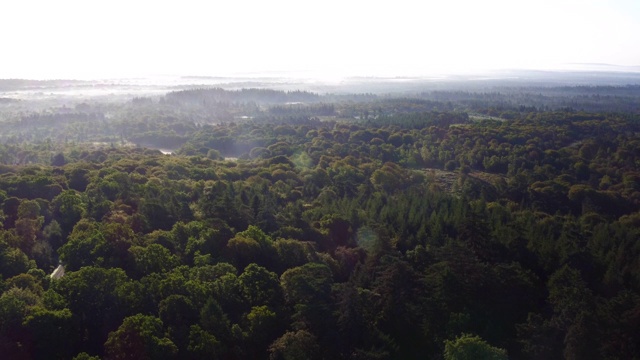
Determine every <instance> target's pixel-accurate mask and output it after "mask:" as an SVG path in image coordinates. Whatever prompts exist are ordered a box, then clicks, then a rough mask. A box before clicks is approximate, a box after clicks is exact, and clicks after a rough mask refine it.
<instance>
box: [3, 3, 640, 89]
mask: <svg viewBox="0 0 640 360" xmlns="http://www.w3.org/2000/svg"><path fill="white" fill-rule="evenodd" d="M0 34H1V35H2V41H1V42H0V46H1V49H2V50H1V51H0V78H90V77H127V76H140V75H158V74H167V75H225V74H228V73H233V72H263V71H300V72H308V71H311V72H314V73H316V74H321V75H326V76H331V75H336V76H338V75H346V74H356V75H391V76H396V75H407V74H426V75H428V74H433V73H440V72H443V71H454V72H459V71H462V72H468V71H473V70H476V69H487V68H492V69H495V68H549V67H556V66H559V65H563V64H571V63H607V64H616V65H626V66H638V65H640V1H638V0H608V1H606V0H602V1H600V0H580V1H578V0H575V1H574V0H535V1H533V0H523V1H519V0H440V1H429V0H422V1H417V0H384V1H376V0H369V1H360V0H340V1H334V0H323V1H313V2H312V1H306V2H305V1H299V0H298V1H289V0H225V1H215V0H211V1H192V0H180V1H163V0H155V1H146V0H110V1H86V0H78V1H75V0H55V1H51V0H20V1H6V2H5V3H3V6H2V15H1V16H0Z"/></svg>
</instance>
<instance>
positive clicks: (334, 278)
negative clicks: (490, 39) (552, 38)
mask: <svg viewBox="0 0 640 360" xmlns="http://www.w3.org/2000/svg"><path fill="white" fill-rule="evenodd" d="M528 91H532V90H531V89H521V90H518V92H513V91H511V90H504V91H503V90H501V91H500V93H479V92H464V91H463V92H455V93H453V92H439V91H435V92H431V93H421V94H416V95H412V96H411V98H408V97H395V96H393V95H389V96H375V95H371V94H366V95H316V94H310V93H301V92H282V91H273V90H257V89H252V90H239V91H228V90H223V89H200V90H198V89H194V90H188V91H185V92H176V93H172V94H169V95H167V96H165V97H160V100H157V99H136V100H133V101H130V102H127V103H126V104H122V103H117V102H114V103H104V104H101V103H100V104H99V103H97V102H89V103H87V104H80V105H78V106H77V107H76V109H75V110H73V111H75V113H74V112H73V111H70V110H69V109H67V110H65V111H63V110H61V109H58V108H51V109H47V110H42V111H39V110H38V111H34V112H33V113H32V114H30V115H29V114H26V113H25V114H18V113H17V112H16V113H15V114H14V113H12V114H11V115H6V114H5V115H6V116H5V117H7V118H8V119H9V120H7V122H5V123H3V133H2V134H0V140H2V143H1V144H0V163H2V164H0V188H1V189H2V190H0V203H1V207H0V221H1V223H2V224H1V225H2V229H0V274H1V277H0V279H1V280H0V291H1V293H0V354H2V355H3V356H5V357H8V358H71V357H72V356H73V355H76V354H77V357H78V358H91V356H89V355H88V354H91V355H95V356H97V357H102V358H105V359H106V358H128V357H133V356H137V357H141V358H145V357H148V358H162V357H169V358H171V357H173V358H194V359H195V358H220V359H239V358H267V357H271V358H274V359H296V358H304V359H307V358H327V359H328V358H332V359H333V358H335V359H343V358H354V359H355V358H366V359H388V358H402V359H424V358H442V357H444V358H468V357H469V356H472V357H473V358H482V357H483V356H484V357H486V358H506V353H507V352H508V354H509V356H511V357H512V358H567V359H588V358H605V359H616V358H621V359H634V358H637V357H638V353H639V350H638V345H637V344H639V343H640V338H638V335H636V333H637V331H636V330H637V324H638V323H639V321H640V319H639V318H638V314H639V312H638V308H639V304H640V301H639V300H638V299H640V296H639V295H638V294H640V260H639V259H640V247H639V246H638V241H637V239H638V236H639V235H640V231H639V230H638V229H639V228H640V215H639V214H640V175H639V174H638V171H637V165H638V163H639V162H640V156H639V155H638V154H640V142H639V141H638V139H637V134H638V133H639V132H640V125H639V124H640V122H638V117H637V116H636V115H633V114H621V113H616V114H613V113H602V114H596V113H587V112H577V111H569V110H567V109H565V110H562V111H560V110H558V111H555V110H553V111H546V110H545V109H544V108H545V107H546V106H548V107H551V108H563V107H566V106H574V104H582V105H581V106H584V107H585V109H587V108H599V107H604V108H607V106H612V105H611V104H615V108H616V109H622V108H629V109H637V108H638V106H637V103H634V102H633V101H631V100H632V99H638V98H640V96H639V95H638V93H637V92H638V87H631V88H628V89H626V88H615V87H612V88H592V89H587V88H581V87H576V88H566V89H547V88H544V89H542V88H536V89H535V93H528ZM538 92H542V93H545V94H548V93H553V94H554V96H549V97H544V96H539V95H538ZM554 92H555V93H554ZM585 93H586V94H592V93H598V94H605V93H606V94H610V95H611V97H609V98H606V99H605V97H604V96H602V97H600V99H598V98H596V97H593V98H589V97H584V96H582V95H580V96H578V95H575V94H585ZM523 94H528V95H523ZM620 94H624V96H622V95H620ZM529 95H531V96H529ZM292 100H294V101H300V102H301V103H300V104H286V103H282V102H283V101H285V102H286V101H292ZM327 101H328V102H327ZM522 104H525V105H522ZM607 104H608V105H607ZM520 105H522V106H520ZM609 109H611V107H609ZM1 111H3V110H1V109H0V112H1ZM105 114H108V116H106V115H105ZM0 115H3V114H0ZM3 116H4V115H3ZM11 119H14V120H11ZM212 123H215V124H214V125H211V124H212ZM26 129H28V130H26ZM42 134H46V135H47V136H48V137H49V140H36V136H40V135H42ZM89 142H91V144H89ZM131 142H133V143H135V144H137V145H140V146H155V147H159V148H162V149H167V150H172V152H173V155H163V154H162V153H161V152H160V151H158V150H153V149H145V148H142V147H133V146H131ZM100 143H105V144H106V145H101V144H100ZM225 157H226V159H225ZM230 158H233V159H230ZM58 261H60V262H61V263H62V264H63V265H64V267H65V269H66V274H65V275H64V276H63V277H62V278H61V279H51V278H50V277H49V276H48V274H50V272H51V271H52V270H53V268H54V267H55V266H56V265H57V263H58ZM466 333H470V334H477V336H476V335H460V334H466ZM483 339H486V342H485V340H483ZM488 344H493V345H494V346H495V347H494V346H490V345H488ZM470 354H471V355H470Z"/></svg>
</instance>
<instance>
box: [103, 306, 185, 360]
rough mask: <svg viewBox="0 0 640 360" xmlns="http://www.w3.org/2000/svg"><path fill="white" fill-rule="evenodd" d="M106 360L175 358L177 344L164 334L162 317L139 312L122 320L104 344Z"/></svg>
mask: <svg viewBox="0 0 640 360" xmlns="http://www.w3.org/2000/svg"><path fill="white" fill-rule="evenodd" d="M104 348H105V359H106V360H127V359H131V360H141V359H142V360H144V359H149V360H151V359H173V358H174V357H175V355H176V354H177V352H178V348H177V347H176V345H175V344H174V343H173V342H171V340H169V339H168V338H167V337H165V336H164V334H163V331H162V321H160V319H158V318H156V317H153V316H149V315H142V314H137V315H134V316H129V317H127V318H125V319H124V320H123V321H122V325H120V327H118V329H117V330H116V331H113V332H111V333H109V337H108V339H107V341H106V342H105V344H104Z"/></svg>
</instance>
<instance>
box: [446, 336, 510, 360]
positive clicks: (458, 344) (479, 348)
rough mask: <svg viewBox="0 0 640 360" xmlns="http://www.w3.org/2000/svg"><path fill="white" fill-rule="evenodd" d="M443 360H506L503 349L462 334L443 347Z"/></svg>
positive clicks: (448, 341) (476, 337)
mask: <svg viewBox="0 0 640 360" xmlns="http://www.w3.org/2000/svg"><path fill="white" fill-rule="evenodd" d="M444 359H445V360H507V359H508V357H507V352H506V350H504V349H500V348H497V347H493V346H491V345H489V344H488V343H487V342H486V341H484V340H482V339H481V338H480V337H479V336H475V335H470V334H463V335H461V336H459V337H457V338H456V339H455V340H447V341H445V345H444Z"/></svg>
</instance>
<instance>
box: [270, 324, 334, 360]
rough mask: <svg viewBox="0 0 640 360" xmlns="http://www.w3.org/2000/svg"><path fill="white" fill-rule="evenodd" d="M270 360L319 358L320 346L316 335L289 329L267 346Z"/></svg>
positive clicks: (310, 359) (311, 359)
mask: <svg viewBox="0 0 640 360" xmlns="http://www.w3.org/2000/svg"><path fill="white" fill-rule="evenodd" d="M269 352H270V353H271V354H270V355H269V359H270V360H314V359H320V358H322V356H321V355H320V346H319V345H318V341H317V339H316V337H315V336H314V335H313V334H312V333H310V332H308V331H306V330H298V331H295V332H293V331H289V332H287V333H285V334H284V335H282V336H281V337H280V338H278V339H277V340H276V341H274V342H273V344H271V346H269Z"/></svg>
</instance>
